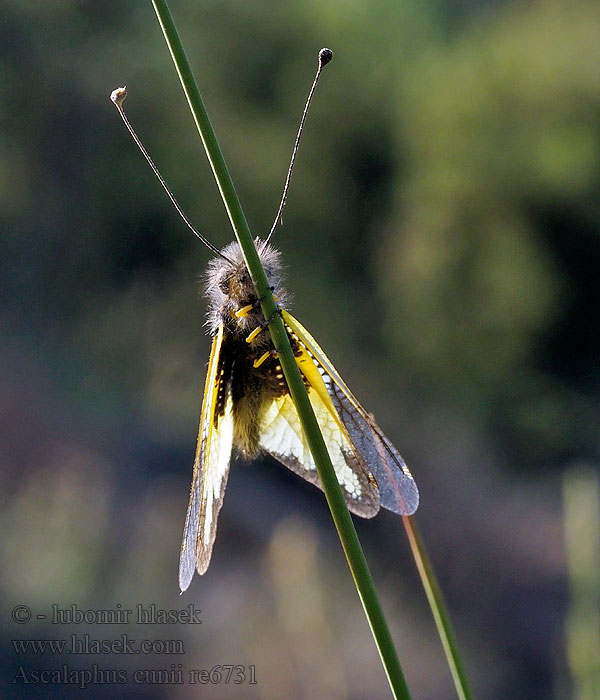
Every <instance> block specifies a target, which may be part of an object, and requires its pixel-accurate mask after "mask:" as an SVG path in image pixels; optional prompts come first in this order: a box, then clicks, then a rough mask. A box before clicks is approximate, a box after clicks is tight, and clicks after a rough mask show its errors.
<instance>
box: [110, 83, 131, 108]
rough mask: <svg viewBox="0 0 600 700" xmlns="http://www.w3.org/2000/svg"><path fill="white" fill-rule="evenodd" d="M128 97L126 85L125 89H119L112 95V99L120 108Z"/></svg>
mask: <svg viewBox="0 0 600 700" xmlns="http://www.w3.org/2000/svg"><path fill="white" fill-rule="evenodd" d="M126 97H127V88H126V87H125V86H124V85H123V87H120V88H117V89H116V90H113V91H112V92H111V93H110V99H111V100H112V101H113V102H114V103H115V104H116V105H117V107H120V106H121V105H122V104H123V101H124V100H125V98H126Z"/></svg>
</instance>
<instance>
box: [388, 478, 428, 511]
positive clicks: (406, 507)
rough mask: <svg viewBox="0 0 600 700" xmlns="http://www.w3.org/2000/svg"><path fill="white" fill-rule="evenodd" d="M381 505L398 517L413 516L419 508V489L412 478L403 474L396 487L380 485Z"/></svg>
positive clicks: (397, 480)
mask: <svg viewBox="0 0 600 700" xmlns="http://www.w3.org/2000/svg"><path fill="white" fill-rule="evenodd" d="M379 488H380V493H381V505H382V506H383V507H384V508H387V510H391V511H392V512H394V513H397V514H398V515H412V514H413V513H414V512H415V511H416V510H417V508H418V507H419V489H418V488H417V484H416V483H415V480H414V479H413V478H412V476H408V474H403V475H402V476H401V477H400V478H399V479H396V483H395V485H394V487H391V486H387V487H385V486H383V487H382V485H381V484H380V487H379Z"/></svg>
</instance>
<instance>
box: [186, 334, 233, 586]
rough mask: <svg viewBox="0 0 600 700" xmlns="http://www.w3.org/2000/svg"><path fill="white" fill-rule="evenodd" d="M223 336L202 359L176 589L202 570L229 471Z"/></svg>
mask: <svg viewBox="0 0 600 700" xmlns="http://www.w3.org/2000/svg"><path fill="white" fill-rule="evenodd" d="M223 336H224V329H223V326H222V325H221V326H220V328H219V330H218V332H217V335H216V336H215V339H214V340H213V345H212V349H211V354H210V360H209V363H208V371H207V374H206V384H205V387H204V400H203V402H202V413H201V415H200V431H199V435H198V445H197V448H196V459H195V461H194V474H193V477H192V486H191V490H190V502H189V506H188V511H187V516H186V519H185V526H184V530H183V542H182V545H181V556H180V560H179V587H180V588H181V590H182V591H185V590H186V588H188V586H189V585H190V583H191V580H192V577H193V576H194V570H195V569H197V570H198V573H199V574H203V573H204V572H205V571H206V569H207V568H208V564H209V562H210V557H211V554H212V548H213V544H214V541H215V536H216V533H217V518H218V515H219V511H220V510H221V506H222V505H223V495H224V493H225V487H226V485H227V476H228V474H229V463H230V460H231V449H232V445H233V411H232V400H231V394H230V390H229V387H228V384H227V381H226V380H227V378H225V380H224V378H223V363H222V358H221V346H222V343H223Z"/></svg>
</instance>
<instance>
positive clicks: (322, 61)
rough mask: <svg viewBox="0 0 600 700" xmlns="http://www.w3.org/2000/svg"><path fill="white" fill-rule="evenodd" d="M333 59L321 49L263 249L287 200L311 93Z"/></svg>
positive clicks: (328, 51)
mask: <svg viewBox="0 0 600 700" xmlns="http://www.w3.org/2000/svg"><path fill="white" fill-rule="evenodd" d="M332 58H333V51H332V50H331V49H321V50H320V51H319V67H318V68H317V72H316V74H315V79H314V80H313V84H312V86H311V88H310V92H309V93H308V99H307V100H306V104H305V105H304V111H303V112H302V119H300V126H299V128H298V133H297V134H296V141H295V142H294V150H293V151H292V158H291V160H290V167H289V168H288V171H287V177H286V178H285V185H284V186H283V194H282V195H281V202H280V203H279V209H278V210H277V215H276V216H275V221H273V226H271V230H270V231H269V235H268V236H267V238H266V240H265V242H264V243H263V248H264V247H265V246H266V245H267V243H268V242H269V241H270V240H271V236H272V235H273V233H274V231H275V229H276V228H277V224H278V223H279V222H280V221H281V214H282V212H283V208H284V207H285V202H286V200H287V193H288V189H289V186H290V180H291V179H292V170H293V168H294V161H295V160H296V153H297V151H298V144H299V143H300V137H301V136H302V129H304V122H305V121H306V115H307V114H308V108H309V107H310V102H311V100H312V96H313V93H314V91H315V88H316V87H317V83H318V82H319V78H320V77H321V73H322V72H323V68H325V66H326V65H327V64H328V63H329V61H331V59H332Z"/></svg>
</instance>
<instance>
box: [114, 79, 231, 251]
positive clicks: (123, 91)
mask: <svg viewBox="0 0 600 700" xmlns="http://www.w3.org/2000/svg"><path fill="white" fill-rule="evenodd" d="M126 97H127V88H126V87H120V88H117V89H116V90H113V91H112V92H111V94H110V99H111V100H112V101H113V102H114V104H115V107H116V108H117V109H118V110H119V114H120V115H121V119H122V120H123V122H124V124H125V126H126V127H127V130H128V131H129V133H130V134H131V137H132V138H133V140H134V141H135V142H136V144H137V147H138V148H139V149H140V151H141V152H142V155H143V156H144V158H145V159H146V160H147V161H148V165H149V166H150V167H151V168H152V171H153V172H154V174H155V175H156V177H157V178H158V181H159V182H160V184H161V185H162V187H163V189H164V191H165V192H166V193H167V195H168V196H169V199H170V200H171V202H172V203H173V206H174V207H175V209H177V212H178V214H179V216H180V217H181V218H182V219H183V220H184V222H185V223H186V224H187V226H188V228H189V229H190V230H191V231H192V233H193V234H194V235H195V236H197V237H198V238H199V239H200V240H201V241H202V243H204V245H205V246H206V247H207V248H209V249H210V250H212V252H213V253H215V254H216V255H218V256H220V257H221V258H223V259H224V260H227V262H231V261H230V260H229V258H226V257H225V256H224V255H223V253H221V251H220V250H219V249H218V248H216V247H215V246H214V245H213V244H212V243H211V242H210V241H209V240H207V239H206V238H205V237H204V236H203V235H202V234H201V233H200V232H199V231H197V230H196V228H194V226H193V225H192V222H191V221H190V220H189V219H188V218H187V216H186V215H185V213H184V211H183V209H182V208H181V207H180V206H179V202H178V201H177V200H176V199H175V195H174V194H173V193H172V192H171V190H170V189H169V186H168V185H167V183H166V182H165V180H164V178H163V176H162V175H161V174H160V171H159V169H158V168H157V167H156V165H155V164H154V161H153V160H152V158H150V155H149V153H148V151H147V150H146V149H145V148H144V144H143V143H142V142H141V141H140V139H139V137H138V135H137V134H136V133H135V130H134V128H133V127H132V126H131V124H130V123H129V119H127V116H126V114H125V112H124V110H123V102H124V101H125V98H126Z"/></svg>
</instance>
